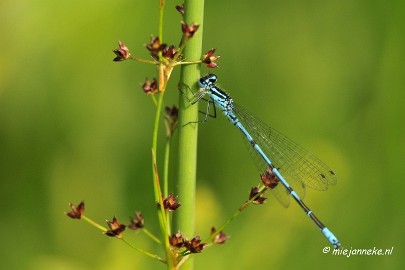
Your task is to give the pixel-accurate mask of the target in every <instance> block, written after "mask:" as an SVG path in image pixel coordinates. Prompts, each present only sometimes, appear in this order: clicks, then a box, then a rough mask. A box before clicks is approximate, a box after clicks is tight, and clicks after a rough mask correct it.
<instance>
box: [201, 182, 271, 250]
mask: <svg viewBox="0 0 405 270" xmlns="http://www.w3.org/2000/svg"><path fill="white" fill-rule="evenodd" d="M266 190H267V188H266V187H265V186H261V187H260V189H259V190H258V193H257V194H256V196H254V197H252V198H250V199H249V200H247V201H246V202H245V203H244V204H242V206H241V207H239V209H238V210H237V211H235V213H233V215H232V216H231V217H230V218H229V219H228V220H226V221H225V222H224V224H222V225H221V226H220V227H219V228H217V230H216V231H215V233H213V234H211V235H210V236H209V237H208V238H207V239H206V240H205V241H204V242H205V243H209V242H211V241H212V239H214V238H215V236H217V235H218V234H219V233H220V232H221V231H223V230H224V229H225V228H226V227H227V226H228V225H229V224H230V223H231V222H232V221H233V220H234V219H235V218H236V217H238V216H239V215H240V213H242V212H243V210H245V209H246V208H247V207H248V206H249V205H250V204H252V203H253V202H254V201H255V200H256V199H257V198H258V197H260V196H261V195H262V194H263V193H264V192H265V191H266Z"/></svg>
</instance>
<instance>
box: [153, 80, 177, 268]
mask: <svg viewBox="0 0 405 270" xmlns="http://www.w3.org/2000/svg"><path fill="white" fill-rule="evenodd" d="M160 87H162V89H163V90H164V89H165V87H166V86H165V85H164V86H160ZM163 96H164V91H162V92H161V93H160V94H159V99H158V102H157V107H156V115H155V124H154V128H153V138H152V175H153V176H152V177H153V190H154V194H155V201H156V202H158V203H159V205H160V210H158V219H159V225H160V230H161V235H162V243H164V249H165V252H166V262H167V266H168V269H173V268H174V261H173V256H172V253H171V250H170V244H169V235H168V230H167V229H168V227H167V218H166V213H165V211H164V209H163V201H162V192H161V188H160V182H159V177H158V170H157V165H156V150H157V136H158V131H159V123H160V119H161V118H162V117H161V112H162V104H163Z"/></svg>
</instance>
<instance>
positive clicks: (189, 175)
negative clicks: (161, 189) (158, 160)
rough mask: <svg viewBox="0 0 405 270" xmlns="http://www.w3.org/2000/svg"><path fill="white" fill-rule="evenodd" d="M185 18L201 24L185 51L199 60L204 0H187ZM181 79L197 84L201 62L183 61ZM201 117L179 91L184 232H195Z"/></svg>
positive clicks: (179, 219) (179, 218) (180, 226)
mask: <svg viewBox="0 0 405 270" xmlns="http://www.w3.org/2000/svg"><path fill="white" fill-rule="evenodd" d="M184 10H185V14H184V18H185V21H186V23H197V24H199V25H200V27H199V29H198V31H197V32H196V33H195V34H194V36H193V38H192V39H190V40H189V41H188V42H187V46H186V47H185V48H184V51H183V54H184V57H185V59H188V60H190V61H198V60H200V58H201V55H202V33H203V15H204V0H186V1H184ZM181 67H182V69H181V82H182V83H184V84H186V85H189V86H190V87H192V88H196V87H197V86H196V82H197V81H198V79H199V77H200V65H182V66H181ZM197 118H198V106H189V102H188V101H187V99H186V98H185V97H184V96H183V95H180V100H179V127H181V128H179V130H178V131H179V145H178V147H179V150H178V162H177V165H178V170H177V171H178V177H177V183H176V185H175V187H176V195H178V196H179V199H180V202H181V204H182V206H181V207H180V208H179V209H178V210H177V211H176V213H175V215H174V219H175V226H176V229H175V231H177V230H181V231H182V232H183V233H184V234H185V235H188V236H191V235H193V234H194V233H195V188H196V171H197V134H198V133H197V132H198V125H197V124H189V125H187V123H190V122H193V121H196V119H197ZM192 268H193V264H192V260H188V261H187V263H185V264H184V269H188V270H190V269H192Z"/></svg>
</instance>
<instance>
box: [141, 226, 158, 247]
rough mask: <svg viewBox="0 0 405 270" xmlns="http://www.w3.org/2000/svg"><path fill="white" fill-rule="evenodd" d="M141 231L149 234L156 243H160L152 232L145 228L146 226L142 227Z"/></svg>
mask: <svg viewBox="0 0 405 270" xmlns="http://www.w3.org/2000/svg"><path fill="white" fill-rule="evenodd" d="M142 232H143V233H145V234H146V235H147V236H149V237H150V238H151V239H152V240H153V241H155V242H156V243H158V244H160V243H161V242H160V240H159V239H158V238H157V237H156V236H155V235H154V234H153V233H151V232H150V231H149V230H147V229H146V228H142Z"/></svg>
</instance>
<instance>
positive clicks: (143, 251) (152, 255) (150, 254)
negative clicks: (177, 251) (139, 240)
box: [118, 238, 166, 264]
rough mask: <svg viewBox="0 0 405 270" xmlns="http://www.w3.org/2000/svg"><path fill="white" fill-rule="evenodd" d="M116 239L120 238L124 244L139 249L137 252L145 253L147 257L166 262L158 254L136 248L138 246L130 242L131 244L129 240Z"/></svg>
mask: <svg viewBox="0 0 405 270" xmlns="http://www.w3.org/2000/svg"><path fill="white" fill-rule="evenodd" d="M118 239H120V240H122V241H123V242H124V243H125V244H127V245H128V246H130V247H131V248H132V249H134V250H136V251H139V252H141V253H142V254H145V255H146V256H148V257H151V258H153V259H156V260H159V261H160V262H162V263H164V264H166V261H165V260H163V259H162V258H160V257H159V256H158V255H156V254H153V253H150V252H148V251H146V250H143V249H141V248H138V247H136V246H134V245H132V244H131V243H130V242H128V241H127V240H125V239H124V238H118Z"/></svg>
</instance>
